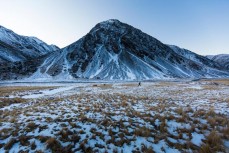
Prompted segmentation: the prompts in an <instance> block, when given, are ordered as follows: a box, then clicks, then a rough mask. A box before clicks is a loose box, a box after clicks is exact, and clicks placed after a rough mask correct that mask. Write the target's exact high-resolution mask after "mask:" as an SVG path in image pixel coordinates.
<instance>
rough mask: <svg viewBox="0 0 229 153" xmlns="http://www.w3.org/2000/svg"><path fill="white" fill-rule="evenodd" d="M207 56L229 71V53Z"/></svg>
mask: <svg viewBox="0 0 229 153" xmlns="http://www.w3.org/2000/svg"><path fill="white" fill-rule="evenodd" d="M206 57H207V58H209V59H211V60H213V61H215V62H216V63H218V64H219V65H221V66H222V67H224V68H225V69H226V70H228V71H229V54H219V55H208V56H206Z"/></svg>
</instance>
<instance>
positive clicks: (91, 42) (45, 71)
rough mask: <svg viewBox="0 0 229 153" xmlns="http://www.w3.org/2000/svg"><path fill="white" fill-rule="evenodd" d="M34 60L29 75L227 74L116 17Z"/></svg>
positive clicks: (155, 76) (138, 76)
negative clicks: (36, 61)
mask: <svg viewBox="0 0 229 153" xmlns="http://www.w3.org/2000/svg"><path fill="white" fill-rule="evenodd" d="M38 63H39V64H38ZM38 63H36V64H35V65H37V66H36V67H34V69H33V72H32V73H31V74H30V75H29V79H38V78H39V79H77V78H84V79H103V80H145V79H165V78H201V77H228V76H229V73H228V72H225V71H224V70H223V69H222V67H221V66H220V65H219V64H217V63H216V62H214V61H212V60H209V59H208V58H206V57H203V56H200V55H197V54H195V53H193V52H191V51H188V50H184V49H181V48H179V47H172V46H171V45H166V44H163V43H162V42H160V41H159V40H157V39H156V38H154V37H152V36H150V35H148V34H146V33H144V32H142V31H141V30H139V29H136V28H134V27H133V26H131V25H128V24H126V23H122V22H120V21H119V20H116V19H110V20H107V21H103V22H100V23H98V24H96V25H95V26H94V27H93V28H92V29H91V30H90V31H89V33H87V34H86V35H85V36H83V37H82V38H81V39H79V40H78V41H76V42H74V43H72V44H70V45H69V46H66V47H65V48H62V49H60V50H58V51H55V52H50V53H49V54H47V55H45V56H44V57H43V58H41V59H40V60H39V62H38ZM12 71H13V70H12ZM5 73H6V72H5ZM17 73H18V72H17ZM15 75H17V74H15ZM26 77H28V75H27V76H26ZM22 78H23V77H22Z"/></svg>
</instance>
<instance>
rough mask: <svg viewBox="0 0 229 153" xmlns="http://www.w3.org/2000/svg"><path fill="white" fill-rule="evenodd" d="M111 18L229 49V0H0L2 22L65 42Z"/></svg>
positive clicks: (197, 47)
mask: <svg viewBox="0 0 229 153" xmlns="http://www.w3.org/2000/svg"><path fill="white" fill-rule="evenodd" d="M108 19H118V20H120V21H121V22H124V23H127V24H130V25H132V26H134V27H136V28H138V29H140V30H142V31H143V32H145V33H147V34H149V35H151V36H153V37H155V38H157V39H158V40H160V41H161V42H163V43H165V44H172V45H177V46H179V47H182V48H186V49H189V50H191V51H193V52H196V53H198V54H201V55H214V54H222V53H226V54H229V0H141V1H140V0H0V25H2V26H4V27H6V28H8V29H11V30H13V31H14V32H16V33H18V34H21V35H26V36H35V37H38V38H39V39H41V40H43V41H45V42H46V43H48V44H55V45H57V46H59V47H61V48H62V47H65V46H67V45H69V44H71V43H73V42H75V41H77V40H78V39H80V38H81V37H82V36H84V35H85V34H87V33H88V32H89V31H90V29H91V28H93V27H94V26H95V25H96V24H97V23H99V22H101V21H105V20H108Z"/></svg>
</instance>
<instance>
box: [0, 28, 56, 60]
mask: <svg viewBox="0 0 229 153" xmlns="http://www.w3.org/2000/svg"><path fill="white" fill-rule="evenodd" d="M58 49H59V48H58V47H57V46H55V45H47V44H46V43H45V42H43V41H41V40H39V39H38V38H36V37H28V36H21V35H18V34H16V33H14V32H13V31H11V30H9V29H7V28H4V27H3V26H0V63H3V62H18V61H27V60H30V59H33V58H37V57H39V56H42V55H45V54H47V53H50V52H53V51H55V50H58Z"/></svg>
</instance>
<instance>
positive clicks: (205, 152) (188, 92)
mask: <svg viewBox="0 0 229 153" xmlns="http://www.w3.org/2000/svg"><path fill="white" fill-rule="evenodd" d="M53 90H54V91H55V90H56V92H53ZM34 91H36V92H34ZM44 92H46V94H47V95H46V94H42V93H44ZM52 92H53V94H51V93H52ZM0 93H1V97H2V98H1V99H0V152H37V153H42V152H62V153H63V152H66V153H70V152H104V153H105V152H147V153H151V152H152V153H153V152H156V153H163V152H165V153H178V152H181V153H182V152H190V153H192V152H196V153H211V152H225V153H227V152H228V151H229V150H228V149H229V80H200V81H180V82H169V81H167V82H164V81H160V82H159V81H158V82H142V85H141V86H138V82H130V83H126V82H125V83H105V84H104V83H86V84H83V83H75V84H74V83H73V84H71V85H68V87H63V86H55V87H52V86H44V87H41V86H39V87H36V86H34V87H26V86H21V87H17V86H15V87H7V86H4V87H0ZM27 94H30V96H29V97H28V96H27ZM19 95H21V96H19ZM37 95H40V96H37ZM3 96H4V97H3Z"/></svg>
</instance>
